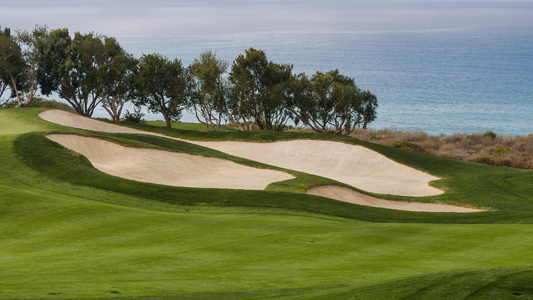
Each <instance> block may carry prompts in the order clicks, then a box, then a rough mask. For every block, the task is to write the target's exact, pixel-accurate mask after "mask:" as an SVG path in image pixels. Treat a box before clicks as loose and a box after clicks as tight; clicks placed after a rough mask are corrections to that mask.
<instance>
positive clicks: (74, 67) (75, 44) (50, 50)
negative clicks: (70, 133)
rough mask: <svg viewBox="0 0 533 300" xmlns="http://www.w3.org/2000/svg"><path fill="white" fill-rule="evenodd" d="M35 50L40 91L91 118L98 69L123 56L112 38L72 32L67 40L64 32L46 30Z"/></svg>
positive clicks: (97, 90) (97, 96)
mask: <svg viewBox="0 0 533 300" xmlns="http://www.w3.org/2000/svg"><path fill="white" fill-rule="evenodd" d="M38 51H39V55H38V60H37V61H38V65H39V68H38V69H37V80H38V82H39V84H40V86H41V92H42V93H43V94H44V95H50V94H51V93H52V92H53V91H55V92H57V93H58V94H59V96H60V97H61V98H63V99H65V100H66V101H67V102H68V103H69V104H70V105H71V106H72V107H73V108H74V110H75V111H76V112H77V113H79V114H82V115H86V116H91V115H92V114H93V112H94V109H95V108H96V106H97V105H98V104H99V103H100V101H101V97H102V89H101V86H100V85H99V80H98V69H99V67H100V66H102V65H104V64H105V63H106V62H108V61H109V60H110V59H112V58H113V57H115V56H117V55H120V54H123V50H122V48H121V47H120V45H119V44H118V43H117V42H116V40H115V39H114V38H109V37H105V36H101V35H96V34H93V33H88V34H84V35H82V34H81V33H79V32H76V33H75V34H74V39H71V38H70V36H69V33H68V29H57V30H52V31H50V32H49V33H48V34H46V36H45V37H44V38H43V39H42V40H41V41H39V42H38Z"/></svg>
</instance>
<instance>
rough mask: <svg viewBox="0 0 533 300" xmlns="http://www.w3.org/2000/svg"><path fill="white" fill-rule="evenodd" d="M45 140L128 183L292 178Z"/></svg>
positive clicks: (254, 185) (236, 183) (210, 184)
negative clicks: (131, 181) (126, 180)
mask: <svg viewBox="0 0 533 300" xmlns="http://www.w3.org/2000/svg"><path fill="white" fill-rule="evenodd" d="M46 137H47V138H49V139H51V140H53V141H55V142H57V143H59V144H61V145H63V146H64V147H66V148H69V149H71V150H74V151H76V152H78V153H80V154H82V155H84V156H85V157H87V159H89V161H90V162H91V163H92V165H93V166H94V167H95V168H97V169H98V170H100V171H102V172H104V173H107V174H110V175H114V176H118V177H123V178H127V179H131V180H136V181H142V182H151V183H158V184H165V185H173V186H183V187H198V188H228V189H248V190H263V189H265V187H266V186H267V185H269V184H270V183H272V182H276V181H282V180H288V179H292V178H294V177H293V176H292V175H289V174H287V173H283V172H278V171H272V170H263V169H256V168H251V167H247V166H243V165H239V164H236V163H234V162H231V161H227V160H222V159H217V158H209V157H202V156H196V155H190V154H184V153H176V152H170V151H163V150H156V149H149V148H133V147H124V146H121V145H119V144H116V143H113V142H109V141H105V140H101V139H97V138H91V137H84V136H79V135H74V134H49V135H47V136H46Z"/></svg>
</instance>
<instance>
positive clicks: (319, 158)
mask: <svg viewBox="0 0 533 300" xmlns="http://www.w3.org/2000/svg"><path fill="white" fill-rule="evenodd" d="M194 143H195V144H197V145H201V146H204V147H208V148H212V149H216V150H219V151H222V152H225V153H228V154H231V155H234V156H239V157H243V158H246V159H250V160H255V161H258V162H262V163H265V164H268V165H273V166H277V167H282V168H286V169H291V170H295V171H300V172H305V173H308V174H314V175H318V176H322V177H326V178H331V179H334V180H337V181H339V182H342V183H345V184H348V185H351V186H353V187H356V188H359V189H361V190H364V191H369V192H372V193H378V194H391V195H401V196H434V195H440V194H442V193H443V191H441V190H439V189H436V188H433V187H431V186H429V185H428V182H430V181H432V180H438V179H439V178H438V177H435V176H431V175H429V174H427V173H424V172H421V171H418V170H415V169H413V168H410V167H407V166H405V165H402V164H399V163H397V162H395V161H393V160H391V159H389V158H387V157H385V156H383V155H381V154H379V153H377V152H375V151H372V150H369V149H367V148H364V147H361V146H356V145H351V144H345V143H341V142H332V141H319V140H292V141H282V142H273V143H249V142H194Z"/></svg>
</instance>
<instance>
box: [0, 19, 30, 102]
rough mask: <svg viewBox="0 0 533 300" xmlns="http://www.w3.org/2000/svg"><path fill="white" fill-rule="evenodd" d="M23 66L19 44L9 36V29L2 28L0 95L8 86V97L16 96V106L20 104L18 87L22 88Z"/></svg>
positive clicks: (0, 42) (0, 38)
mask: <svg viewBox="0 0 533 300" xmlns="http://www.w3.org/2000/svg"><path fill="white" fill-rule="evenodd" d="M24 66H25V63H24V59H23V58H22V50H21V49H20V46H19V45H18V44H17V43H16V42H15V41H14V40H13V38H12V37H11V36H10V30H9V29H8V28H6V29H4V31H3V33H2V34H0V97H1V96H2V94H3V93H4V92H5V91H6V90H7V88H8V87H9V88H10V89H11V97H10V98H13V97H16V98H17V102H18V106H20V105H21V101H20V95H19V89H23V88H24V77H23V70H24ZM4 104H5V103H2V105H4Z"/></svg>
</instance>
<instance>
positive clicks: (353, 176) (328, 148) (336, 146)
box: [39, 109, 443, 196]
mask: <svg viewBox="0 0 533 300" xmlns="http://www.w3.org/2000/svg"><path fill="white" fill-rule="evenodd" d="M39 116H40V117H41V118H42V119H44V120H47V121H49V122H52V123H57V124H61V125H64V126H70V127H75V128H81V129H87V130H94V131H103V132H121V133H136V134H148V135H156V136H162V135H159V134H155V133H150V132H145V131H140V130H135V129H131V128H127V127H123V126H118V125H113V124H108V123H105V122H101V121H97V120H94V119H91V118H87V117H82V116H80V115H77V114H73V113H69V112H66V111H62V110H57V109H52V110H46V111H43V112H41V113H40V114H39ZM168 138H170V137H168ZM173 139H175V138H173ZM177 140H179V139H177ZM187 142H189V143H193V144H197V145H200V146H204V147H208V148H212V149H215V150H219V151H222V152H225V153H228V154H230V155H234V156H239V157H243V158H246V159H250V160H255V161H258V162H262V163H265V164H269V165H273V166H278V167H281V168H286V169H292V170H296V171H301V172H305V173H309V174H314V175H318V176H322V177H326V178H331V179H334V180H337V181H339V182H342V183H345V184H348V185H351V186H354V187H356V188H359V189H361V190H365V191H369V192H372V193H379V194H391V195H401V196H433V195H439V194H442V193H443V192H442V191H441V190H438V189H436V188H433V187H431V186H429V185H428V182H430V181H432V180H437V179H439V178H438V177H435V176H431V175H429V174H426V173H424V172H421V171H418V170H415V169H413V168H410V167H407V166H405V165H402V164H399V163H397V162H394V161H393V160H391V159H389V158H387V157H385V156H383V155H381V154H379V153H377V152H374V151H372V150H369V149H367V148H364V147H361V146H356V145H350V144H345V143H340V142H332V141H318V140H293V141H283V142H273V143H249V142H197V141H187Z"/></svg>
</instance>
